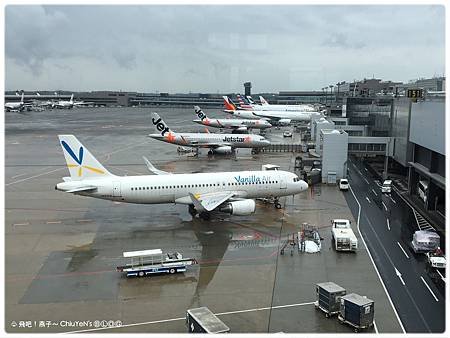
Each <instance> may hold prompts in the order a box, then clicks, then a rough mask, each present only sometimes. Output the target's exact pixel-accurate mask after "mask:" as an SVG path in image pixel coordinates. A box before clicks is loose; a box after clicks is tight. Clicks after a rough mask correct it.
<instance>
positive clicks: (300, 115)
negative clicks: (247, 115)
mask: <svg viewBox="0 0 450 338" xmlns="http://www.w3.org/2000/svg"><path fill="white" fill-rule="evenodd" d="M253 114H254V115H256V116H259V117H264V118H268V119H269V121H270V119H272V118H273V119H286V120H291V121H309V120H310V119H311V116H313V115H316V116H320V113H319V112H315V111H311V112H306V111H270V112H269V111H258V112H256V111H255V112H253Z"/></svg>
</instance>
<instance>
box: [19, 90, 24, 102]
mask: <svg viewBox="0 0 450 338" xmlns="http://www.w3.org/2000/svg"><path fill="white" fill-rule="evenodd" d="M23 94H24V93H23V92H22V97H21V99H20V102H22V103H23Z"/></svg>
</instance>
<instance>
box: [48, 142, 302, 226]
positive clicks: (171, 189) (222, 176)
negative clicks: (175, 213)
mask: <svg viewBox="0 0 450 338" xmlns="http://www.w3.org/2000/svg"><path fill="white" fill-rule="evenodd" d="M59 141H60V143H61V147H62V149H63V153H64V157H65V159H66V163H67V167H68V169H69V173H70V177H63V181H64V182H61V183H58V184H57V185H56V186H55V189H56V190H60V191H63V192H67V193H72V194H77V195H82V196H89V197H94V198H100V199H106V200H111V201H119V202H125V203H140V204H161V203H179V204H186V205H188V206H189V213H190V214H191V215H192V216H195V215H196V214H197V213H199V216H200V217H202V218H204V219H207V218H209V216H210V212H211V211H213V210H216V211H221V212H225V213H229V214H231V215H249V214H252V213H254V212H255V209H256V203H255V200H254V198H269V197H272V198H275V199H278V197H281V196H288V195H294V194H298V193H300V192H302V191H305V190H306V189H307V188H308V184H307V183H306V182H304V181H302V180H301V179H299V178H298V176H297V175H295V174H293V173H290V172H286V171H281V170H266V171H237V172H215V173H196V174H172V173H169V172H165V171H162V170H158V169H156V168H155V167H154V166H153V165H152V164H151V163H150V162H149V161H148V160H147V159H146V158H145V157H144V160H145V162H146V164H147V167H148V169H149V170H150V171H151V172H153V173H154V174H156V175H141V176H116V175H113V174H111V173H110V172H109V171H108V170H106V169H105V168H104V167H103V166H102V165H101V164H100V162H98V161H97V160H96V159H95V157H94V156H93V155H92V154H91V153H90V152H89V150H88V149H87V148H85V147H84V146H83V145H82V144H81V143H80V141H78V139H77V138H76V137H75V136H74V135H59ZM277 202H278V201H277Z"/></svg>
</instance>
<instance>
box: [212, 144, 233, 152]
mask: <svg viewBox="0 0 450 338" xmlns="http://www.w3.org/2000/svg"><path fill="white" fill-rule="evenodd" d="M214 152H215V153H216V154H231V153H232V152H233V150H232V149H231V147H230V146H221V147H217V148H215V149H214Z"/></svg>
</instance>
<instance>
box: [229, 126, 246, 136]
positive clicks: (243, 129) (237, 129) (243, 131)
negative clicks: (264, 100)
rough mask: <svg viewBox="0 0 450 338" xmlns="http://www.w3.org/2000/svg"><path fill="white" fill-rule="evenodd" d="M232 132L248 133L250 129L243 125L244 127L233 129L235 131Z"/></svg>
mask: <svg viewBox="0 0 450 338" xmlns="http://www.w3.org/2000/svg"><path fill="white" fill-rule="evenodd" d="M231 133H232V134H248V129H247V127H245V126H243V127H239V128H236V129H233V131H232V132H231Z"/></svg>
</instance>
